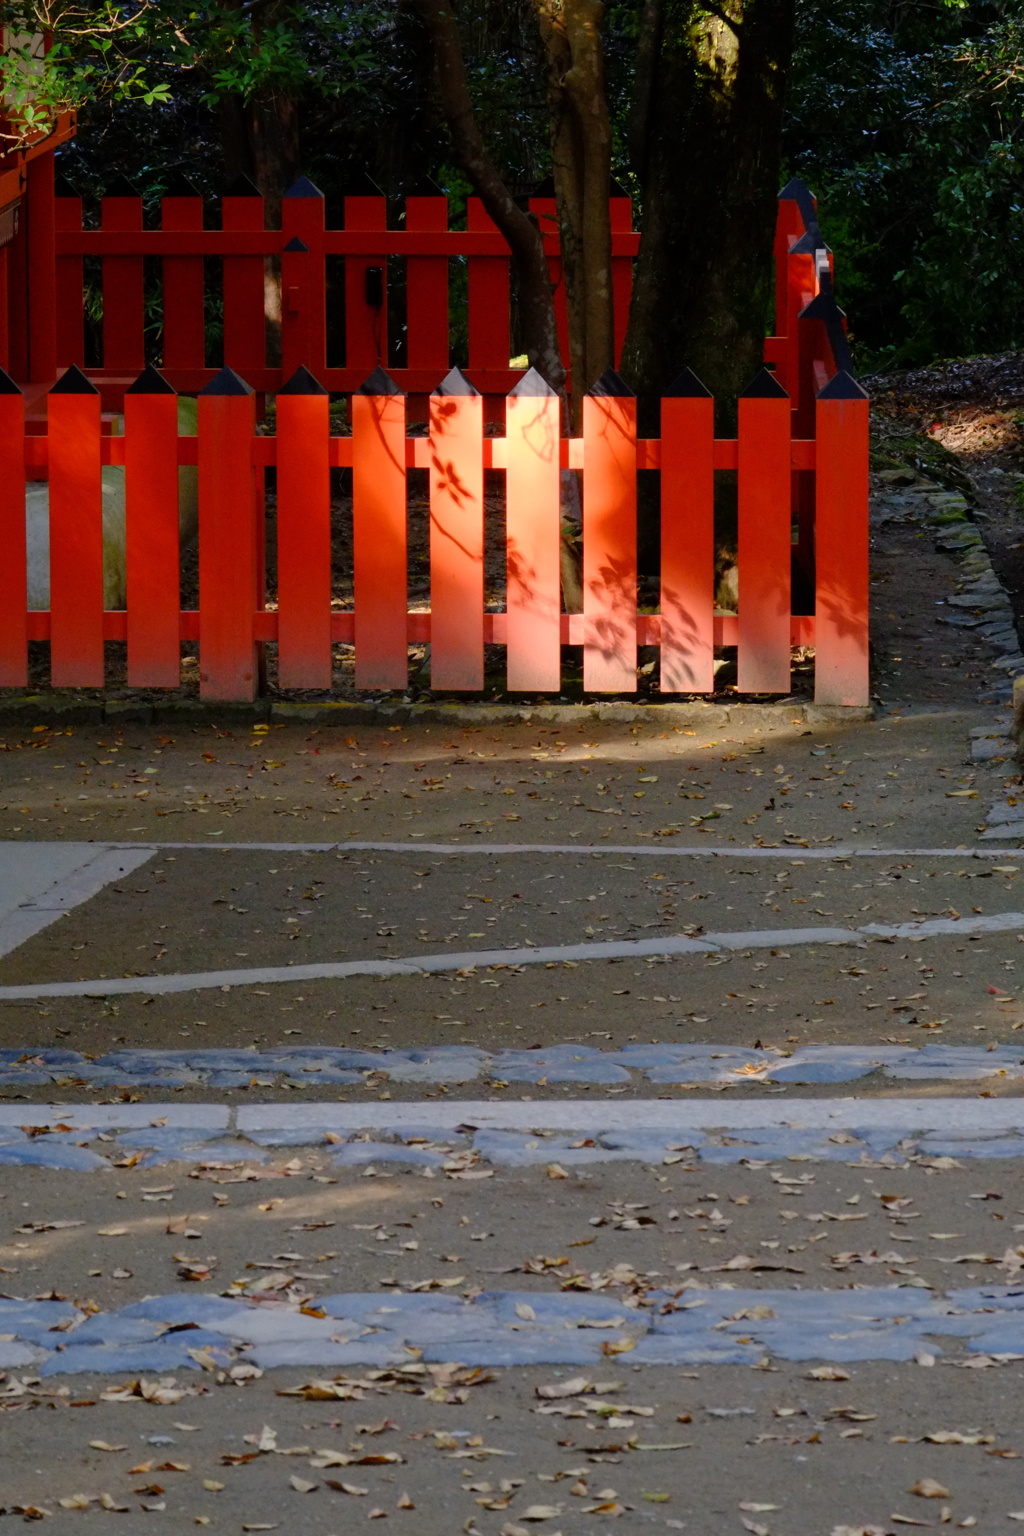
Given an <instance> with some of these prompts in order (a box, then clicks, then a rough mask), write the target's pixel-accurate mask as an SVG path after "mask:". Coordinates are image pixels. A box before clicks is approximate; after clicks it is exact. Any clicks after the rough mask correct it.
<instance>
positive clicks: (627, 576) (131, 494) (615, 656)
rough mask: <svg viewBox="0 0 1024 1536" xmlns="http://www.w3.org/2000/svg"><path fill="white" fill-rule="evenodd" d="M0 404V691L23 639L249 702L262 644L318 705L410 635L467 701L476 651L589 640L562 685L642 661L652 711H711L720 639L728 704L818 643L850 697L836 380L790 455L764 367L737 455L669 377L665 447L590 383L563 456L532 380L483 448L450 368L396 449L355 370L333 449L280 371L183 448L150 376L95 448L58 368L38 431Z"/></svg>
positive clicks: (312, 397)
mask: <svg viewBox="0 0 1024 1536" xmlns="http://www.w3.org/2000/svg"><path fill="white" fill-rule="evenodd" d="M3 390H4V392H3V393H2V394H0V547H2V548H3V549H4V551H5V555H6V558H5V559H4V561H3V563H2V565H0V684H3V685H6V686H9V687H10V686H17V687H20V686H24V684H25V683H26V681H27V646H28V641H29V640H30V639H34V640H49V642H50V655H51V679H52V681H53V683H54V684H56V685H60V686H68V687H75V686H85V687H90V686H99V685H100V684H101V683H102V682H103V663H104V651H103V647H104V641H105V640H122V641H127V652H128V681H129V683H130V684H132V685H138V686H150V687H168V688H173V687H177V686H178V685H179V681H180V656H181V642H182V641H183V640H198V641H199V650H200V678H201V692H202V694H203V695H204V696H205V697H207V698H211V699H224V700H228V699H247V698H252V697H253V696H254V693H255V691H256V686H257V675H258V673H257V664H256V662H257V646H258V645H260V644H262V643H265V642H268V641H271V642H276V643H277V647H278V673H279V680H280V682H281V684H282V685H283V686H285V687H289V688H311V689H329V688H330V686H331V660H332V657H331V647H332V645H333V644H334V643H335V642H339V641H344V642H350V643H354V646H355V681H356V685H357V686H358V687H360V688H374V689H401V688H404V687H405V686H406V685H407V682H408V645H409V643H410V642H416V641H429V642H430V644H431V668H432V677H431V680H432V686H433V687H434V688H435V689H440V690H449V689H451V690H463V691H465V690H477V689H480V688H481V687H482V686H483V682H484V647H485V645H488V644H498V645H504V646H505V647H506V652H507V658H508V662H507V679H508V686H509V688H510V689H513V690H524V691H529V692H534V691H537V692H544V691H552V690H557V689H559V688H560V686H561V652H560V647H561V646H562V645H563V644H566V643H569V644H579V645H582V647H583V657H584V662H583V667H584V676H583V681H584V687H585V689H587V690H588V691H590V692H597V693H601V692H612V693H618V692H627V693H631V692H633V691H634V689H635V687H636V667H637V647H638V646H639V645H657V646H660V650H661V674H660V684H661V689H662V692H664V693H707V692H710V691H711V689H712V688H713V684H714V649H715V646H722V645H736V646H737V647H738V679H737V681H738V687H739V689H740V691H741V692H744V693H747V692H753V693H786V692H788V691H789V685H790V647H791V645H793V644H800V645H814V646H815V648H816V654H817V661H816V692H815V696H816V698H817V699H818V700H819V701H820V702H825V703H835V704H862V703H864V702H866V700H867V687H868V683H867V617H866V615H867V430H868V429H867V398H866V396H865V395H864V392H863V390H862V389H861V388H860V386H859V385H858V384H857V383H856V382H855V381H854V380H853V379H852V378H851V377H850V375H849V374H847V373H845V372H838V373H836V374H835V375H834V376H833V378H832V379H831V380H830V381H829V383H828V384H827V385H826V387H825V388H824V389H823V390H821V392H820V393H819V395H818V397H817V401H816V404H815V418H816V419H815V427H816V432H815V436H814V438H810V439H807V438H797V437H794V435H793V431H792V418H793V412H792V410H791V406H790V401H789V398H788V396H787V395H786V394H785V392H784V391H783V390H782V388H781V386H780V385H779V384H778V382H777V380H776V379H775V378H774V377H773V375H772V374H771V373H769V372H768V371H767V370H763V371H762V372H761V373H760V374H759V375H758V377H757V378H756V379H755V380H754V381H753V383H752V385H751V386H750V388H749V389H748V390H747V391H746V392H745V393H744V395H743V396H742V397H741V399H740V402H739V430H738V436H737V438H736V439H733V440H721V439H716V438H715V436H714V425H713V401H712V399H711V397H710V395H708V393H707V391H706V390H705V389H704V387H703V386H702V385H701V384H700V382H699V380H697V379H695V378H694V377H693V375H692V374H684V375H683V376H681V378H680V379H679V380H678V381H677V383H676V385H675V386H674V387H673V389H672V390H670V391H669V393H668V394H667V395H666V397H665V399H664V400H663V403H662V431H661V437H660V438H659V439H654V440H648V439H639V440H638V438H637V430H636V410H635V400H634V398H633V397H632V396H631V395H630V393H629V391H628V390H627V389H626V388H625V386H624V385H623V384H622V383H621V381H620V380H619V379H618V377H617V375H615V374H609V375H606V377H605V378H604V379H603V380H602V381H601V382H600V384H599V385H598V386H597V387H596V388H595V390H594V392H593V393H592V394H590V395H589V396H588V397H587V399H586V401H585V403H584V422H583V436H582V438H575V439H570V440H568V441H566V440H563V439H562V438H561V435H560V430H559V412H558V401H557V399H556V397H555V396H554V395H552V394H551V392H550V391H549V390H548V388H547V386H546V385H545V384H544V382H543V380H541V379H540V377H539V376H538V375H537V374H536V373H534V372H532V371H531V372H530V373H528V374H526V375H525V377H524V378H523V379H522V380H521V381H520V382H519V384H518V385H517V386H516V387H515V390H514V391H513V393H512V395H511V396H510V397H509V401H508V411H507V425H506V433H505V436H504V437H488V436H486V435H485V432H484V422H483V401H482V398H481V396H480V395H479V394H478V393H477V392H476V391H475V390H474V388H473V386H472V385H471V384H470V383H469V381H468V379H467V378H466V377H465V375H463V374H462V373H460V372H459V371H458V370H457V369H454V370H452V372H451V373H450V374H449V375H448V376H447V378H446V379H445V380H444V381H443V383H442V384H441V385H439V386H437V388H436V389H435V392H434V393H433V394H432V395H431V396H430V417H429V433H428V435H427V436H425V437H424V436H416V435H413V436H408V435H407V433H406V401H405V397H404V396H403V395H402V394H401V393H400V392H399V391H398V390H397V387H396V386H395V385H394V383H393V381H391V380H390V379H389V378H388V377H387V375H386V374H385V373H384V372H383V370H375V371H374V373H373V375H371V377H370V378H369V379H368V380H367V381H366V383H365V384H364V385H363V387H362V389H361V390H360V391H359V392H358V393H357V395H356V399H355V401H354V410H353V417H352V433H351V436H332V435H331V433H330V423H329V419H328V396H327V394H326V392H325V391H324V389H323V386H322V385H320V384H319V383H318V382H317V381H316V380H315V379H314V378H313V377H312V375H311V374H310V373H308V372H307V371H306V370H305V369H300V370H299V371H298V372H297V373H296V374H295V376H294V377H293V378H292V379H291V380H290V381H289V382H288V383H287V384H286V385H285V386H284V388H283V389H282V390H281V391H280V393H279V395H278V412H277V431H276V435H275V436H272V437H271V436H262V435H259V434H257V431H256V411H255V400H254V395H253V391H252V389H251V387H250V386H249V385H248V384H247V383H245V382H243V380H242V379H241V378H239V376H238V375H237V374H236V373H233V372H232V371H231V370H230V369H225V370H223V371H222V372H221V373H220V374H219V375H218V376H217V377H216V378H215V379H214V380H213V381H212V382H211V384H209V385H208V386H207V387H206V389H205V390H204V392H203V393H202V394H201V396H200V399H199V430H198V437H179V436H178V427H177V419H176V402H175V396H174V392H173V391H172V390H171V388H170V386H169V385H168V384H167V382H166V381H165V380H164V379H163V378H162V377H161V375H160V374H159V373H157V371H156V370H155V369H152V368H149V369H147V370H146V371H145V372H144V373H143V374H142V375H141V376H140V378H139V379H138V380H137V381H136V382H135V383H134V384H133V385H131V386H130V387H129V389H128V391H127V394H126V399H125V407H126V408H125V430H124V436H123V437H111V436H104V435H103V432H102V423H101V412H100V398H99V394H98V392H97V391H96V389H95V386H94V385H92V384H91V383H90V382H89V380H88V379H86V378H85V377H84V375H83V374H81V373H80V372H79V371H78V370H77V369H71V370H69V372H68V373H66V374H65V375H64V376H63V378H62V379H61V380H60V382H59V383H58V384H57V385H56V386H55V388H54V389H53V390H52V391H51V392H50V395H49V402H48V404H49V424H48V426H49V429H48V432H47V434H46V435H45V436H43V435H34V434H27V433H26V430H25V425H26V424H25V420H24V397H23V396H22V394H21V392H20V391H19V390H18V388H17V386H16V385H14V384H13V383H12V382H11V381H10V379H9V378H7V376H6V375H5V376H4V378H3ZM122 463H123V464H124V466H125V490H126V518H127V567H128V599H127V609H126V610H124V611H115V612H104V610H103V580H102V574H103V573H102V559H103V549H102V525H101V505H100V502H101V489H100V485H101V480H100V476H101V466H102V465H104V464H122ZM189 463H198V466H199V503H200V513H199V608H198V611H184V612H183V611H181V607H180V597H179V551H178V509H177V480H178V476H177V467H178V465H179V464H189ZM270 465H274V466H276V471H277V514H276V516H277V523H276V541H277V551H278V572H279V575H278V595H277V606H276V607H275V608H270V607H268V606H267V604H266V601H265V597H264V593H263V587H262V580H263V578H262V553H261V539H262V532H263V518H264V510H263V507H264V499H263V494H262V490H263V487H262V482H263V478H264V471H265V469H266V467H267V466H270ZM345 465H349V466H352V468H353V526H354V592H355V597H354V611H349V612H340V611H338V610H337V609H334V608H332V606H331V547H330V537H331V526H330V515H331V509H330V497H329V479H330V476H329V471H330V469H331V468H332V467H338V466H345ZM43 467H45V470H46V473H47V475H48V478H49V484H50V520H51V535H50V536H51V555H50V568H51V605H50V610H49V612H45V613H44V612H35V611H33V612H30V611H28V610H27V607H26V597H25V563H24V540H25V513H24V499H23V487H24V482H25V476H26V473H38V472H39V470H40V469H41V468H43ZM411 467H418V468H424V469H427V470H429V472H430V476H429V478H430V573H431V607H430V611H429V612H415V611H413V612H410V611H409V609H408V599H407V577H406V570H407V555H406V529H407V517H408V514H407V495H406V476H407V471H408V470H409V468H411ZM562 468H575V469H581V470H582V472H583V474H582V479H583V529H582V542H583V587H584V605H583V612H582V613H579V614H575V613H573V614H567V613H562V612H561V611H560V609H561V603H560V590H559V540H560V496H559V490H560V487H559V470H560V469H562ZM486 469H497V470H503V471H504V472H505V476H506V511H505V540H506V559H507V603H506V611H505V612H504V613H488V612H486V611H485V604H484V499H483V477H484V471H485V470H486ZM643 469H647V470H650V469H654V470H658V471H660V473H661V475H662V483H663V514H662V534H661V537H662V589H661V611H660V613H642V612H638V608H637V564H636V476H637V471H638V470H643ZM716 469H736V470H737V471H738V486H739V490H738V497H739V573H740V575H739V580H740V592H741V599H740V604H739V616H738V617H735V616H728V615H716V613H715V610H714V471H715V470H716ZM794 471H797V472H808V473H810V472H813V476H814V482H815V486H816V498H815V509H814V510H815V527H816V533H817V568H816V570H817V574H816V613H815V615H814V616H794V615H793V614H792V612H791V600H790V558H791V534H790V528H791V512H790V481H791V476H792V473H793V472H794Z"/></svg>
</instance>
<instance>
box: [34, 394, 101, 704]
mask: <svg viewBox="0 0 1024 1536" xmlns="http://www.w3.org/2000/svg"><path fill="white" fill-rule="evenodd" d="M47 416H48V421H49V444H48V447H49V460H50V681H51V682H52V684H53V686H54V687H55V688H102V686H103V484H102V471H101V466H100V396H99V390H98V389H96V387H95V385H93V384H90V382H89V380H88V379H87V378H86V377H85V375H84V374H83V373H81V372H80V371H79V370H78V369H77V368H74V367H72V368H69V369H68V371H67V373H65V374H64V375H63V376H62V377H61V378H60V379H58V381H57V383H56V384H55V385H54V386H53V388H52V389H51V390H50V393H49V396H48V400H47Z"/></svg>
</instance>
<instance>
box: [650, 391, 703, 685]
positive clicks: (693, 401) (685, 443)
mask: <svg viewBox="0 0 1024 1536" xmlns="http://www.w3.org/2000/svg"><path fill="white" fill-rule="evenodd" d="M714 455H715V402H714V400H713V399H712V397H711V392H710V390H708V389H705V387H704V385H703V384H702V383H701V381H700V380H699V379H698V378H697V376H696V374H695V373H693V372H692V371H691V370H690V369H689V368H687V369H684V371H683V372H682V373H681V374H680V375H679V377H678V378H677V379H676V381H675V383H674V384H673V385H672V386H671V388H670V389H669V390H668V393H667V394H666V395H665V397H664V399H663V400H662V402H661V691H662V693H710V692H711V691H712V690H713V689H714V686H715V623H714V612H715V470H714Z"/></svg>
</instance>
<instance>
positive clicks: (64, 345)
mask: <svg viewBox="0 0 1024 1536" xmlns="http://www.w3.org/2000/svg"><path fill="white" fill-rule="evenodd" d="M54 194H55V198H56V201H55V203H54V224H55V228H56V233H57V234H58V235H60V234H63V233H65V232H70V231H73V230H78V231H80V230H81V228H82V199H81V197H80V196H79V194H78V193H77V192H76V191H75V189H74V187H73V186H72V185H71V183H70V182H69V181H68V180H66V178H65V177H63V176H58V177H57V180H56V183H55V186H54ZM84 265H85V264H84V259H83V257H81V256H57V258H56V306H57V367H58V368H69V367H70V366H71V364H72V363H75V364H77V366H78V367H79V368H84V367H85V276H84Z"/></svg>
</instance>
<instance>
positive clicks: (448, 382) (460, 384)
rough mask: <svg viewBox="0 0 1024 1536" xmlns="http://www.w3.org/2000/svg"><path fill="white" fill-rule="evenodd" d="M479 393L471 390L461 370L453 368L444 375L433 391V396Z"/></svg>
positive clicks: (470, 385)
mask: <svg viewBox="0 0 1024 1536" xmlns="http://www.w3.org/2000/svg"><path fill="white" fill-rule="evenodd" d="M479 393H480V391H479V390H478V389H474V388H473V385H472V384H471V383H470V382H469V380H468V379H467V378H466V375H465V374H464V373H463V371H462V369H461V368H453V369H452V370H451V372H450V373H446V374H445V376H444V378H443V379H442V380H441V382H440V384H439V385H438V386H437V388H436V389H435V390H434V394H435V395H478V394H479Z"/></svg>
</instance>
